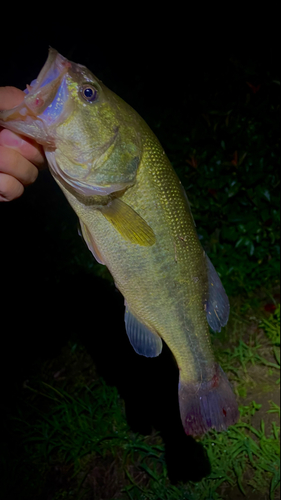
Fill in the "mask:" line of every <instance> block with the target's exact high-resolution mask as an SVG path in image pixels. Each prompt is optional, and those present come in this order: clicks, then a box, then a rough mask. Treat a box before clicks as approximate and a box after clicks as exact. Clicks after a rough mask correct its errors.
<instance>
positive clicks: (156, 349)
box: [124, 305, 162, 358]
mask: <svg viewBox="0 0 281 500" xmlns="http://www.w3.org/2000/svg"><path fill="white" fill-rule="evenodd" d="M124 320H125V326H126V332H127V335H128V337H129V340H130V342H131V344H132V346H133V348H134V349H135V351H136V353H137V354H141V355H142V356H146V357H147V358H154V357H156V356H159V354H160V353H161V351H162V339H161V338H160V337H159V335H157V334H156V333H153V332H151V331H150V330H149V328H147V327H146V326H145V325H144V324H143V323H141V322H140V321H139V320H138V319H137V318H136V317H135V316H134V315H133V314H132V313H131V312H130V311H129V309H128V306H127V305H126V309H125V317H124Z"/></svg>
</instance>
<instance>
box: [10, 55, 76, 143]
mask: <svg viewBox="0 0 281 500" xmlns="http://www.w3.org/2000/svg"><path fill="white" fill-rule="evenodd" d="M71 66H72V63H71V62H70V61H68V60H67V59H66V58H65V57H63V56H62V55H61V54H59V53H58V52H57V51H56V50H55V49H53V48H51V47H50V49H49V54H48V58H47V60H46V62H45V64H44V66H43V68H42V69H41V71H40V73H39V75H38V77H37V78H36V80H33V82H32V83H31V84H30V85H27V89H26V90H25V93H26V96H25V97H24V99H23V101H22V102H21V103H20V104H19V105H18V106H16V107H14V108H12V109H9V110H4V111H0V125H2V126H3V127H5V128H8V129H10V130H12V131H14V132H18V133H22V134H23V135H26V136H28V137H31V138H33V139H36V141H37V142H39V143H40V144H43V146H49V147H52V146H54V137H53V136H52V134H51V133H50V126H51V125H52V123H55V122H56V124H57V123H58V121H60V120H61V119H62V114H64V113H62V111H63V110H64V107H65V106H64V105H65V103H66V101H67V97H68V92H67V87H66V82H65V75H66V74H67V72H68V71H69V69H70V68H71ZM58 94H60V96H59V99H58ZM47 127H48V130H47Z"/></svg>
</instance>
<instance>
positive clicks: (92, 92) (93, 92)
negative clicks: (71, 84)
mask: <svg viewBox="0 0 281 500" xmlns="http://www.w3.org/2000/svg"><path fill="white" fill-rule="evenodd" d="M80 93H81V96H82V97H83V99H84V101H87V102H93V101H95V100H96V98H97V96H98V91H97V89H96V88H95V87H94V86H93V85H90V84H89V83H85V84H84V85H82V87H81V88H80Z"/></svg>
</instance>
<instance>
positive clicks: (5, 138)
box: [0, 128, 47, 169]
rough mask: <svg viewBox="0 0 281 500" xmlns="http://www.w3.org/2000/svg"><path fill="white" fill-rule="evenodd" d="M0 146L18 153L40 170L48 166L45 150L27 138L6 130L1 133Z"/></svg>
mask: <svg viewBox="0 0 281 500" xmlns="http://www.w3.org/2000/svg"><path fill="white" fill-rule="evenodd" d="M0 146H5V147H6V148H11V149H14V150H16V151H18V152H19V153H20V154H21V155H22V156H24V157H25V158H26V159H27V160H28V161H30V162H31V163H33V164H34V165H36V166H37V167H38V168H39V169H42V168H45V167H46V166H47V162H46V157H45V155H44V152H43V148H42V147H41V146H40V145H39V144H37V143H36V142H34V141H32V140H31V139H28V138H26V137H25V138H23V137H22V136H20V135H18V134H15V133H14V132H11V131H10V130H7V129H5V128H4V129H3V130H1V131H0Z"/></svg>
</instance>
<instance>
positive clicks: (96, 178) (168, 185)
mask: <svg viewBox="0 0 281 500" xmlns="http://www.w3.org/2000/svg"><path fill="white" fill-rule="evenodd" d="M91 90H92V91H93V100H92V101H87V100H86V99H85V95H84V94H85V92H86V93H87V94H89V95H90V94H91ZM0 124H1V125H2V126H5V127H6V128H10V129H11V130H14V131H16V132H20V133H21V134H23V135H27V136H29V137H32V138H34V139H35V140H37V141H38V142H39V143H41V144H42V145H43V147H44V150H45V153H46V156H47V160H48V163H49V166H50V170H51V173H52V175H53V177H54V179H55V180H56V182H57V183H58V185H59V186H60V188H61V189H62V191H63V192H64V194H65V196H66V198H67V200H68V201H69V203H70V204H71V206H72V207H73V209H74V210H75V212H76V213H77V215H78V217H79V220H80V224H81V230H82V234H83V237H84V238H85V240H86V243H87V245H88V247H89V249H90V250H91V252H92V253H93V255H94V256H95V257H96V259H97V260H98V261H99V262H100V263H102V264H105V265H106V266H107V267H108V269H109V270H110V272H111V274H112V275H113V277H114V280H115V283H116V286H117V287H118V289H119V290H120V291H121V293H122V294H123V296H124V298H125V305H126V310H125V325H126V330H127V334H128V337H129V340H130V342H131V344H132V345H133V347H134V349H135V350H136V352H138V353H139V354H142V355H145V356H150V357H153V356H156V355H159V354H160V352H161V349H162V339H163V340H164V341H165V342H166V344H167V345H168V347H169V348H170V349H171V351H172V353H173V355H174V357H175V359H176V361H177V364H178V367H179V374H180V377H179V406H180V414H181V418H182V423H183V426H184V429H185V432H186V433H187V434H192V435H202V434H204V433H205V432H207V431H208V429H210V428H212V427H213V428H215V429H217V430H223V429H226V428H227V427H228V426H229V425H232V424H233V423H235V422H236V421H237V419H238V408H237V403H236V401H235V397H234V394H233V392H232V389H231V387H230V384H229V382H228V380H227V378H226V376H225V374H224V373H223V371H222V369H221V368H220V367H219V366H218V365H217V363H216V361H215V358H214V354H213V351H212V347H211V340H210V334H209V325H210V326H211V327H212V328H213V329H214V330H220V328H221V326H224V325H225V324H226V322H227V319H228V314H229V303H228V299H227V296H226V294H225V291H224V289H223V286H222V284H221V282H220V279H219V277H218V275H217V274H216V272H215V270H214V268H213V266H212V264H211V263H210V261H209V259H208V257H207V256H206V254H205V252H204V250H203V249H202V246H201V244H200V241H199V239H198V236H197V234H196V228H195V225H194V221H193V217H192V214H191V211H190V208H189V204H188V200H187V197H186V194H185V192H184V189H183V187H182V185H181V183H180V181H179V179H178V177H177V175H176V173H175V172H174V170H173V168H172V166H171V164H170V162H169V160H168V158H167V156H166V155H165V152H164V151H163V148H162V146H161V144H160V143H159V141H158V139H157V138H156V136H155V135H154V133H153V132H152V131H151V129H150V128H149V127H148V125H147V124H146V123H145V122H144V120H143V119H142V118H141V117H140V116H139V115H138V114H137V113H136V112H135V111H134V110H133V109H132V108H131V107H130V106H129V105H128V104H126V103H125V102H124V101H123V100H122V99H121V98H119V97H118V96H116V95H115V94H114V93H113V92H111V91H110V90H109V89H107V88H106V86H105V85H104V84H103V83H102V82H100V81H99V80H98V79H97V78H96V77H95V76H94V75H93V74H92V73H91V72H90V71H89V70H87V69H86V68H85V67H84V66H81V65H78V64H75V63H72V62H69V61H68V60H67V59H65V58H64V57H63V56H61V55H60V54H58V53H57V52H56V51H54V50H53V49H51V50H50V53H49V58H48V60H47V62H46V64H45V66H44V67H43V69H42V71H41V73H40V74H39V76H38V78H37V80H35V82H34V83H33V85H32V86H31V88H30V89H29V93H28V94H27V96H26V98H25V100H24V102H23V103H22V104H21V105H19V106H17V107H16V108H14V109H13V110H9V111H4V112H0ZM89 314H90V312H89Z"/></svg>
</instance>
